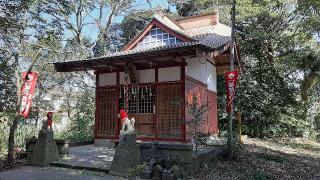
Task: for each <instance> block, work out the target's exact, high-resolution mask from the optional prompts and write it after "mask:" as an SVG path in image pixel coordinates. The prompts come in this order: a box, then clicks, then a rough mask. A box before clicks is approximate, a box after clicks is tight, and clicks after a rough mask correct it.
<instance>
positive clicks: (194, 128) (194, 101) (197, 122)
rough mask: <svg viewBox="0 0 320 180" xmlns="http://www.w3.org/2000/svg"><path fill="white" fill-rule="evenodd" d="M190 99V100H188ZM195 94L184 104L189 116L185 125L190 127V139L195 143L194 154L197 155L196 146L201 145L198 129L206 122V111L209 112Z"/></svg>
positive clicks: (206, 105)
mask: <svg viewBox="0 0 320 180" xmlns="http://www.w3.org/2000/svg"><path fill="white" fill-rule="evenodd" d="M189 98H191V99H189ZM198 98H199V97H197V96H196V94H192V96H190V97H188V99H187V100H188V101H187V103H186V108H187V111H188V113H189V115H190V119H187V120H186V124H187V125H188V126H189V127H190V130H191V133H190V135H191V138H192V140H193V141H194V143H195V148H196V154H197V153H198V145H199V144H200V143H201V137H199V130H200V129H199V128H200V126H201V125H202V124H203V122H204V121H205V120H206V115H207V111H208V110H209V107H208V104H207V103H206V102H201V101H200V99H198Z"/></svg>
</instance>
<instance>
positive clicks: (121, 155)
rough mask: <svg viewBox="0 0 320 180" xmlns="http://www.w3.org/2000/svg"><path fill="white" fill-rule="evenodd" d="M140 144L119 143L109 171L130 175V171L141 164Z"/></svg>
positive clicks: (120, 174)
mask: <svg viewBox="0 0 320 180" xmlns="http://www.w3.org/2000/svg"><path fill="white" fill-rule="evenodd" d="M140 156H141V154H140V146H139V144H135V145H125V144H119V145H118V146H117V148H116V152H115V155H114V158H113V162H112V165H111V168H110V171H109V173H110V174H111V175H116V176H122V177H128V176H129V173H130V171H131V170H132V169H133V168H135V167H136V166H138V165H139V164H140V160H141V157H140Z"/></svg>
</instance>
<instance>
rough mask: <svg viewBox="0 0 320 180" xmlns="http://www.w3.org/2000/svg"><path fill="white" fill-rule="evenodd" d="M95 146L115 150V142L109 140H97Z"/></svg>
mask: <svg viewBox="0 0 320 180" xmlns="http://www.w3.org/2000/svg"><path fill="white" fill-rule="evenodd" d="M94 145H95V146H102V147H108V148H114V147H115V146H116V145H115V142H113V141H111V140H108V139H95V140H94Z"/></svg>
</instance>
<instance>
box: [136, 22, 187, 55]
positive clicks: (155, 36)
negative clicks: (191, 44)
mask: <svg viewBox="0 0 320 180" xmlns="http://www.w3.org/2000/svg"><path fill="white" fill-rule="evenodd" d="M181 42H182V41H181V40H180V39H178V38H176V37H175V36H172V35H170V34H169V33H167V32H165V31H163V30H161V29H160V28H158V27H157V26H153V28H152V29H151V30H150V31H149V32H148V34H147V35H146V36H145V37H144V38H143V39H142V40H141V41H140V42H139V43H138V44H137V46H136V48H135V49H148V48H153V47H158V46H169V45H174V44H178V43H181Z"/></svg>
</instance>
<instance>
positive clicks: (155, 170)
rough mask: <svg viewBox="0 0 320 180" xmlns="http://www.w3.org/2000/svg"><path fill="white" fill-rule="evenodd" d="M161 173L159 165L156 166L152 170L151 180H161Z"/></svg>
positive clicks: (161, 169)
mask: <svg viewBox="0 0 320 180" xmlns="http://www.w3.org/2000/svg"><path fill="white" fill-rule="evenodd" d="M162 172H163V168H162V166H161V165H156V166H155V167H154V168H153V177H152V179H153V180H161V177H162Z"/></svg>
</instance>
